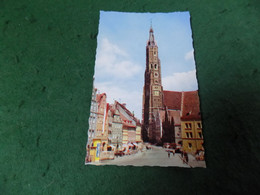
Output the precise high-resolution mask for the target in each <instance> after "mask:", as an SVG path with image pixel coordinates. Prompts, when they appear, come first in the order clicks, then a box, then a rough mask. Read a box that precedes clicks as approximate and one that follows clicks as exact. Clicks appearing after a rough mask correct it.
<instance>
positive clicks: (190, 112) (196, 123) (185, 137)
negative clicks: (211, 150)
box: [181, 91, 204, 153]
mask: <svg viewBox="0 0 260 195" xmlns="http://www.w3.org/2000/svg"><path fill="white" fill-rule="evenodd" d="M181 105H182V110H181V131H182V141H183V150H184V151H186V152H189V153H195V152H196V151H197V150H204V149H203V135H202V123H201V114H200V104H199V96H198V91H188V92H183V98H182V103H181Z"/></svg>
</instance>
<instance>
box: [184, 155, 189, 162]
mask: <svg viewBox="0 0 260 195" xmlns="http://www.w3.org/2000/svg"><path fill="white" fill-rule="evenodd" d="M184 159H185V162H186V163H188V162H189V157H188V153H187V152H184Z"/></svg>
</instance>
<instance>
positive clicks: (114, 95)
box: [95, 82, 142, 120]
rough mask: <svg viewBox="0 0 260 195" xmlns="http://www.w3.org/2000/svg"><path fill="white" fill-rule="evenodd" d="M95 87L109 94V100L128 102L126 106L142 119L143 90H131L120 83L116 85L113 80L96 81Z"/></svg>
mask: <svg viewBox="0 0 260 195" xmlns="http://www.w3.org/2000/svg"><path fill="white" fill-rule="evenodd" d="M95 87H96V88H97V89H98V90H99V92H100V93H106V94H107V102H108V103H114V101H115V100H117V101H118V102H120V103H126V108H127V109H128V110H129V111H131V112H133V111H134V112H135V116H136V117H137V118H138V119H140V120H141V118H140V117H141V116H142V115H141V113H142V92H138V91H137V90H131V91H130V90H129V89H128V88H125V87H120V86H119V85H114V84H113V83H112V82H99V83H95Z"/></svg>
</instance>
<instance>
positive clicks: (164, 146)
mask: <svg viewBox="0 0 260 195" xmlns="http://www.w3.org/2000/svg"><path fill="white" fill-rule="evenodd" d="M170 145H171V144H170V143H164V144H163V148H170Z"/></svg>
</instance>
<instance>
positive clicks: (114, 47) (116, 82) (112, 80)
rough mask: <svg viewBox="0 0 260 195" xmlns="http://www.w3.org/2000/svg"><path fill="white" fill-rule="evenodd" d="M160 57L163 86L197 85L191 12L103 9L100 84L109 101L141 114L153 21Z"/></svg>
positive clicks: (98, 61) (97, 82) (175, 88)
mask: <svg viewBox="0 0 260 195" xmlns="http://www.w3.org/2000/svg"><path fill="white" fill-rule="evenodd" d="M151 24H152V27H153V30H154V36H155V41H156V42H157V45H158V53H159V58H160V60H161V69H162V83H163V89H164V90H172V91H190V90H197V89H198V86H197V80H196V71H195V61H194V57H193V46H192V37H191V35H192V32H191V27H190V15H189V12H174V13H125V12H104V11H101V12H100V21H99V33H98V38H97V39H98V45H97V55H96V62H95V82H94V85H95V87H96V88H97V89H98V90H99V92H100V93H104V92H105V93H106V94H107V98H108V99H107V100H108V102H109V103H113V102H114V100H117V101H119V102H121V103H126V107H127V108H128V109H129V110H130V111H134V113H135V115H136V117H138V118H139V119H141V115H142V93H143V85H144V72H145V66H146V64H145V63H146V54H145V52H146V43H147V40H148V38H149V30H150V27H151Z"/></svg>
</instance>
